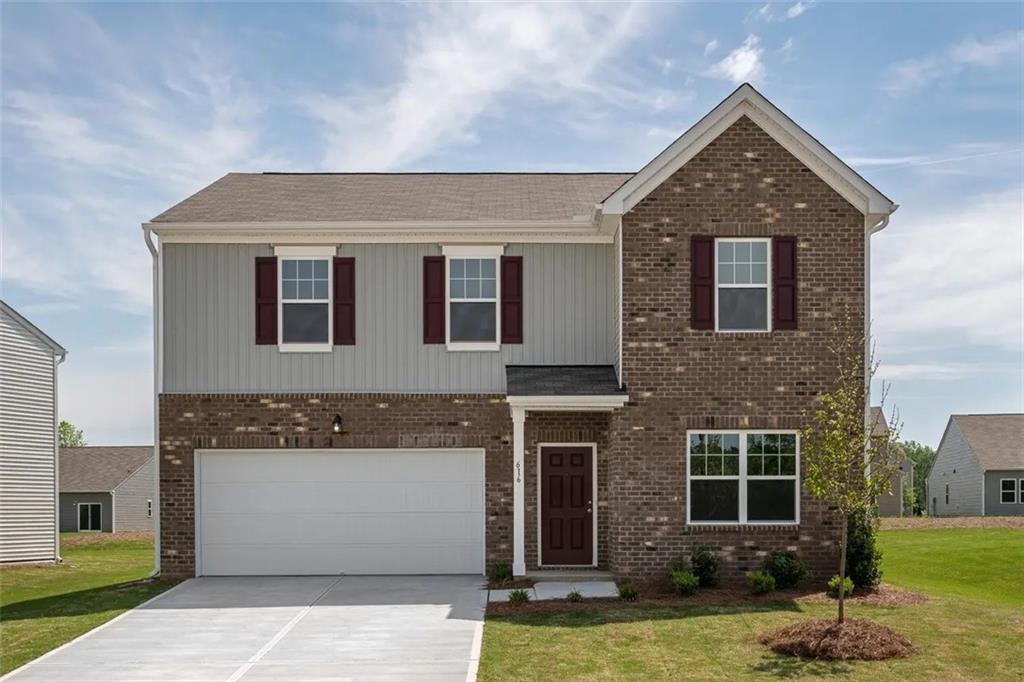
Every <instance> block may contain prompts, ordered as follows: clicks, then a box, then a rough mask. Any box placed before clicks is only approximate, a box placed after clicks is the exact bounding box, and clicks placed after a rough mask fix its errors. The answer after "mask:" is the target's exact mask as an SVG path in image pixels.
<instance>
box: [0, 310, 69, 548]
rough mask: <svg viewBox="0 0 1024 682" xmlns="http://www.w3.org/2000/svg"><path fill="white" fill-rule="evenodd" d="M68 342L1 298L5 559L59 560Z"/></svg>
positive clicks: (0, 508) (0, 473) (0, 495)
mask: <svg viewBox="0 0 1024 682" xmlns="http://www.w3.org/2000/svg"><path fill="white" fill-rule="evenodd" d="M64 355H65V351H64V349H63V348H62V347H61V346H60V345H58V344H57V343H56V342H54V341H53V340H52V339H51V338H49V337H48V336H46V334H44V333H43V332H41V331H40V330H39V329H38V328H36V327H35V325H33V324H32V323H31V322H29V321H28V320H26V319H25V318H24V317H22V316H21V315H20V314H19V313H18V312H16V311H15V310H14V309H13V308H11V307H10V306H8V305H7V304H6V303H4V302H3V301H0V562H3V563H8V562H34V561H55V560H56V559H57V557H58V552H59V548H58V539H57V365H58V364H60V363H61V362H62V361H63V360H64Z"/></svg>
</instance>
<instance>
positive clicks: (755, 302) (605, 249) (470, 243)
mask: <svg viewBox="0 0 1024 682" xmlns="http://www.w3.org/2000/svg"><path fill="white" fill-rule="evenodd" d="M895 209H896V206H895V205H894V204H893V203H892V202H891V201H890V200H889V199H888V198H886V197H885V196H884V195H882V194H881V193H880V192H879V191H878V190H876V189H875V188H874V187H872V186H871V185H870V184H868V183H867V182H866V181H865V180H864V179H863V178H861V177H860V176H859V175H857V174H856V173H855V172H854V171H853V170H851V169H850V168H849V167H848V166H847V165H845V164H844V163H843V162H842V161H840V160H839V159H838V158H836V157H835V156H834V155H833V154H832V153H831V152H829V151H828V150H827V149H826V148H825V147H824V146H822V145H821V144H820V143H819V142H818V141H817V140H815V139H814V138H813V137H811V135H809V134H808V133H807V132H805V131H804V130H802V129H801V128H800V127H799V126H797V125H796V124H795V123H794V122H793V121H792V120H790V119H789V118H788V117H787V116H786V115H785V114H783V113H782V112H781V111H779V110H778V109H777V108H776V107H775V106H774V105H772V104H771V103H770V102H768V101H767V100H766V99H765V98H764V97H763V96H761V95H760V94H759V93H758V92H757V91H755V90H754V89H753V88H752V87H751V86H749V85H743V86H741V87H740V88H739V89H737V90H736V91H735V92H733V93H732V94H731V95H730V96H729V97H728V98H727V99H725V100H724V101H723V102H722V103H720V104H719V105H718V106H717V107H715V108H714V109H713V110H712V111H711V112H710V113H708V114H707V115H706V116H705V117H704V118H702V119H701V120H700V121H698V122H697V123H696V125H694V126H693V127H692V128H690V129H689V130H688V131H686V132H685V133H684V134H683V135H682V136H681V137H679V138H678V139H677V140H676V141H675V142H673V143H672V144H671V145H670V146H669V147H668V148H667V149H665V150H664V151H663V152H662V153H661V154H659V155H658V156H657V157H656V158H655V159H653V160H652V161H651V162H650V163H648V164H647V165H646V166H645V167H644V168H642V169H641V170H640V171H638V172H636V173H337V174H335V173H311V174H303V173H262V174H259V173H257V174H252V173H231V174H228V175H226V176H225V177H223V178H221V179H220V180H218V181H216V182H214V183H213V184H212V185H210V186H209V187H207V188H205V189H203V190H202V191H200V192H198V193H197V194H195V195H193V196H192V197H189V198H187V199H185V200H184V201H182V202H181V203H179V204H177V205H176V206H173V207H172V208H170V209H168V210H167V211H165V212H164V213H162V214H160V215H159V216H157V217H156V218H154V219H153V220H152V221H151V222H149V223H146V224H144V225H143V228H144V231H145V236H146V240H147V243H148V244H149V246H150V249H151V251H152V253H153V257H154V288H155V305H156V351H157V352H156V358H157V360H156V386H157V414H158V417H157V429H158V433H157V443H158V444H159V445H158V447H159V457H158V467H159V476H158V478H159V488H160V490H159V509H160V515H159V533H158V537H159V548H158V560H159V566H160V568H161V569H162V570H163V572H164V573H165V574H168V575H177V576H191V575H238V574H333V573H342V572H344V573H349V574H359V573H369V574H382V573H383V574H386V573H482V572H483V571H484V570H485V567H487V566H489V565H491V564H495V563H510V564H511V565H512V566H513V569H514V572H515V573H516V574H517V575H522V574H525V573H527V572H528V571H536V570H538V569H542V568H551V567H559V568H563V567H577V568H587V567H596V568H600V569H607V570H610V571H613V572H615V573H617V574H623V575H633V576H640V577H643V576H650V575H654V574H659V573H661V572H663V571H664V570H665V567H666V565H667V563H668V561H669V559H670V558H671V557H672V556H674V555H676V554H679V553H683V552H685V551H687V550H688V549H690V548H692V547H694V546H710V547H713V548H715V549H716V550H718V551H719V552H720V553H721V555H722V557H723V560H724V571H725V573H726V574H727V575H729V576H738V575H740V574H742V573H744V572H746V571H748V570H751V569H753V568H755V567H756V566H757V565H758V564H759V563H760V561H761V557H762V556H763V555H764V553H765V552H767V551H770V550H773V549H779V548H783V549H793V550H795V551H797V552H799V553H800V554H801V555H802V556H803V558H804V559H805V561H807V562H808V563H809V564H810V566H811V567H812V569H814V570H815V571H816V572H817V573H819V574H824V573H826V572H829V571H831V570H832V566H833V558H834V556H835V551H836V549H837V548H836V546H835V540H836V537H837V532H836V525H835V522H834V520H833V516H832V514H831V513H830V512H829V511H828V510H827V509H826V508H825V507H824V506H823V505H822V504H821V503H819V502H818V501H816V500H815V499H814V498H812V497H811V496H810V495H809V494H808V493H807V492H806V490H804V489H803V487H802V486H801V481H800V478H801V477H800V472H801V462H800V442H799V438H798V434H797V430H798V429H799V428H800V427H801V426H803V422H802V418H801V415H802V414H803V412H804V411H805V410H808V409H809V408H811V407H812V405H813V404H814V400H815V395H816V394H818V393H819V392H821V391H823V390H826V389H828V388H829V386H830V385H831V381H832V379H833V377H834V372H835V369H836V368H835V367H834V363H833V362H832V360H831V357H830V353H829V351H828V345H829V342H830V340H831V339H832V338H833V335H834V334H835V333H836V332H835V329H834V325H835V324H836V323H837V321H841V320H843V319H845V317H844V315H843V314H841V313H843V311H845V310H849V311H852V313H853V314H852V317H851V318H850V324H852V325H854V326H855V329H854V330H852V331H854V332H855V333H864V331H865V329H866V322H867V320H868V319H869V318H868V315H867V309H868V300H869V292H868V281H869V262H870V261H869V242H870V237H871V234H872V233H874V232H876V231H878V230H879V229H881V228H882V227H884V226H885V224H886V223H887V222H888V218H889V215H890V214H891V213H892V212H893V211H894V210H895ZM154 235H155V236H156V237H158V243H156V240H154V239H153V237H154Z"/></svg>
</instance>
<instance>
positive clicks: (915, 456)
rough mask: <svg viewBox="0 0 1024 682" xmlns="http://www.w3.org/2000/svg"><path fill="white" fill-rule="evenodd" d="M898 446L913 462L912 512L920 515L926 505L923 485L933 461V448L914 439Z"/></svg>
mask: <svg viewBox="0 0 1024 682" xmlns="http://www.w3.org/2000/svg"><path fill="white" fill-rule="evenodd" d="M899 447H900V449H901V450H902V451H903V454H904V455H906V456H907V457H909V458H910V461H912V462H913V463H914V493H915V500H914V513H915V514H917V515H921V514H923V513H924V512H925V508H926V507H927V506H928V505H927V499H926V498H927V496H926V495H925V487H926V486H927V481H928V472H929V471H931V469H932V462H934V461H935V450H933V449H932V448H930V447H929V446H927V445H923V444H921V443H918V442H917V441H916V440H906V441H903V442H902V443H900V444H899Z"/></svg>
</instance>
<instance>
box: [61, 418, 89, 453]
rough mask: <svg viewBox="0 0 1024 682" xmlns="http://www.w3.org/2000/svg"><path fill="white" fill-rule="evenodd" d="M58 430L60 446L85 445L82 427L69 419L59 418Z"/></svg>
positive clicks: (76, 446)
mask: <svg viewBox="0 0 1024 682" xmlns="http://www.w3.org/2000/svg"><path fill="white" fill-rule="evenodd" d="M58 432H59V435H60V446H61V447H62V448H80V447H82V446H84V445H85V434H83V433H82V429H80V428H78V427H76V426H75V425H74V424H72V423H71V422H69V421H66V420H64V419H61V420H60V427H59V428H58Z"/></svg>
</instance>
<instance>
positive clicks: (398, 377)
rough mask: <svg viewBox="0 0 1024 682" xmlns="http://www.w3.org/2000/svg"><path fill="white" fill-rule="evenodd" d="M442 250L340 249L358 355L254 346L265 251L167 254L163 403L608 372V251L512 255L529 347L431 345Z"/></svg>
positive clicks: (522, 250) (352, 350)
mask: <svg viewBox="0 0 1024 682" xmlns="http://www.w3.org/2000/svg"><path fill="white" fill-rule="evenodd" d="M440 252H441V249H440V247H439V246H437V245H433V244H357V245H347V244H346V245H342V246H341V247H340V249H339V255H343V256H354V257H355V258H356V345H355V346H337V347H335V348H334V350H333V352H330V353H302V354H295V353H291V354H287V353H280V352H279V351H278V349H277V347H276V346H257V345H255V343H254V339H253V336H254V327H255V318H254V315H255V312H254V302H253V295H254V294H253V287H254V272H253V268H254V260H253V259H254V258H256V257H257V256H267V255H271V254H272V250H271V248H270V247H269V246H267V245H234V244H232V245H221V244H168V245H165V247H164V252H163V253H164V256H163V257H164V266H163V267H164V340H165V344H166V345H165V351H164V389H163V390H164V392H165V393H255V392H264V391H268V392H269V391H337V392H341V391H346V392H364V393H365V392H408V393H463V392H468V393H502V392H504V390H505V372H504V366H505V364H506V363H535V364H555V363H561V364H566V363H572V364H598V363H600V364H611V363H612V362H613V359H614V356H615V355H616V353H615V352H614V350H613V347H614V340H613V337H614V324H612V320H613V310H614V308H615V306H614V291H615V284H614V271H613V268H614V263H615V252H614V248H613V247H612V245H610V244H510V245H509V246H508V247H507V248H506V249H505V253H506V255H521V256H523V267H524V276H523V290H524V291H523V295H524V314H523V325H524V343H523V344H521V345H509V346H503V347H502V349H501V351H499V352H489V353H488V352H449V351H448V350H447V349H446V348H445V346H444V345H424V344H423V331H422V325H423V319H422V318H423V303H422V292H421V290H422V280H423V273H422V262H423V256H425V255H436V254H440Z"/></svg>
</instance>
